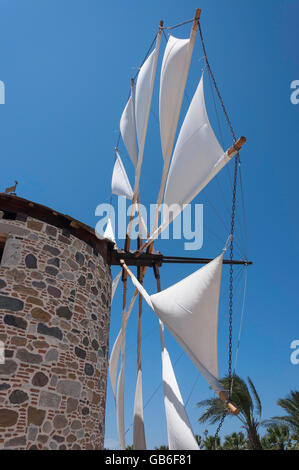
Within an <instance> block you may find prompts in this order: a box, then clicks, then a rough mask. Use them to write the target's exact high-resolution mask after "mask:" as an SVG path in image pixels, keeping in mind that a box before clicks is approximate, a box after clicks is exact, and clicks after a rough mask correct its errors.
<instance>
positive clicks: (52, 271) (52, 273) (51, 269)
mask: <svg viewBox="0 0 299 470" xmlns="http://www.w3.org/2000/svg"><path fill="white" fill-rule="evenodd" d="M45 271H46V273H47V274H50V276H57V274H58V269H56V268H54V267H53V266H46V269H45Z"/></svg>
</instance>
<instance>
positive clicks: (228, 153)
mask: <svg viewBox="0 0 299 470" xmlns="http://www.w3.org/2000/svg"><path fill="white" fill-rule="evenodd" d="M245 142H246V137H243V136H242V137H240V138H239V139H238V140H237V141H236V142H235V143H234V144H233V145H232V146H231V147H230V148H229V149H228V150H227V151H226V152H225V154H224V156H227V158H229V159H232V158H233V157H234V156H235V155H236V154H237V153H238V152H239V151H240V150H241V149H242V147H243V145H244V143H245ZM226 163H227V161H225V159H224V158H223V159H221V161H220V164H219V165H218V166H215V167H214V169H213V171H212V172H211V174H210V176H209V178H208V179H207V180H205V182H204V185H203V186H202V188H204V187H205V186H206V185H207V184H208V183H209V182H210V181H211V179H212V178H214V176H215V175H216V174H217V173H218V172H219V171H220V170H221V169H222V168H223V166H224V165H225V164H226ZM200 191H201V189H200V190H199V192H200ZM197 194H198V192H197V193H196V194H195V195H194V196H193V197H192V198H191V199H190V200H189V201H187V202H186V204H188V203H189V202H191V201H192V199H193V198H194V197H195V196H196V195H197ZM172 221H173V214H172V217H170V218H169V220H168V221H167V222H166V223H164V224H161V225H160V227H159V228H158V229H156V230H155V231H153V233H152V235H151V237H150V238H148V239H147V241H146V242H145V243H144V244H143V245H142V247H141V248H140V250H138V251H137V253H136V257H138V256H139V255H140V254H141V253H142V252H143V251H144V250H145V249H146V248H148V247H149V246H150V245H151V244H152V243H153V242H154V240H155V239H156V238H157V237H158V236H159V235H160V233H161V232H163V230H165V228H166V227H167V226H168V225H169V224H171V222H172Z"/></svg>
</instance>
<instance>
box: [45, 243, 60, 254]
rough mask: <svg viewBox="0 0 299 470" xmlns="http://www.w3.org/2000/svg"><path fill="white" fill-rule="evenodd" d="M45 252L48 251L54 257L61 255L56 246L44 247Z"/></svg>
mask: <svg viewBox="0 0 299 470" xmlns="http://www.w3.org/2000/svg"><path fill="white" fill-rule="evenodd" d="M43 250H44V251H47V252H48V253H51V255H53V256H58V255H59V253H60V250H58V248H55V247H54V246H50V245H45V246H44V247H43Z"/></svg>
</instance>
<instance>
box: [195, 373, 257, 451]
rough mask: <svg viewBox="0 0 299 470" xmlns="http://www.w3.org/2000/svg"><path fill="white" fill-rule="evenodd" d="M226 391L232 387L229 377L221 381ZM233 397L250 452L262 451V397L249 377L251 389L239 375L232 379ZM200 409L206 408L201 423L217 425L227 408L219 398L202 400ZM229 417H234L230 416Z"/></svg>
mask: <svg viewBox="0 0 299 470" xmlns="http://www.w3.org/2000/svg"><path fill="white" fill-rule="evenodd" d="M220 383H221V384H222V385H223V388H224V390H228V389H229V386H230V380H229V377H224V378H223V379H221V380H220ZM232 383H233V387H232V395H231V399H232V401H233V403H234V404H235V405H236V406H237V407H238V408H239V410H240V413H239V415H238V416H237V418H238V419H239V420H240V421H241V423H242V428H243V429H245V431H246V433H247V439H248V449H249V450H262V446H261V441H260V438H259V435H258V428H259V426H260V424H261V415H262V404H261V400H260V397H259V395H258V393H257V391H256V389H255V386H254V385H253V383H252V381H251V380H250V378H249V377H248V384H249V388H248V386H247V385H246V383H245V382H244V380H242V379H241V378H240V377H239V376H238V375H233V377H232ZM197 406H198V407H199V408H203V407H205V408H206V411H205V412H204V413H203V414H202V416H201V417H200V418H199V422H200V423H205V422H209V423H210V424H216V423H217V422H218V421H220V420H221V418H222V416H223V413H224V411H225V410H226V406H225V404H224V403H223V401H222V400H221V399H220V398H218V397H213V398H209V399H207V400H202V401H201V402H199V403H198V404H197ZM229 416H233V415H231V414H229Z"/></svg>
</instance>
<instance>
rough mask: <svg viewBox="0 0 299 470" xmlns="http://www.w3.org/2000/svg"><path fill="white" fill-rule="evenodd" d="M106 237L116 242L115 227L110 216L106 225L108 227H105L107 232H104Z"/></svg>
mask: <svg viewBox="0 0 299 470" xmlns="http://www.w3.org/2000/svg"><path fill="white" fill-rule="evenodd" d="M104 238H108V240H111V241H112V242H114V243H115V236H114V232H113V227H112V223H111V219H110V217H108V222H107V226H106V229H105V232H104Z"/></svg>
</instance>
